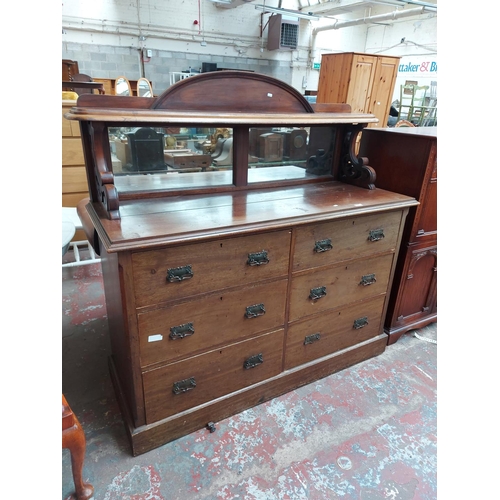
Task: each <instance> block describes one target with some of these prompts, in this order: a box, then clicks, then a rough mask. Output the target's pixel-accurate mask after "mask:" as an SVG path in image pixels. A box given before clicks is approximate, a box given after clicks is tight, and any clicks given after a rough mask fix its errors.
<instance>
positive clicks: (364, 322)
mask: <svg viewBox="0 0 500 500" xmlns="http://www.w3.org/2000/svg"><path fill="white" fill-rule="evenodd" d="M367 324H368V318H367V317H366V316H363V317H362V318H358V319H355V320H354V324H353V325H352V327H353V328H354V329H355V330H359V329H360V328H363V327H364V326H366V325H367Z"/></svg>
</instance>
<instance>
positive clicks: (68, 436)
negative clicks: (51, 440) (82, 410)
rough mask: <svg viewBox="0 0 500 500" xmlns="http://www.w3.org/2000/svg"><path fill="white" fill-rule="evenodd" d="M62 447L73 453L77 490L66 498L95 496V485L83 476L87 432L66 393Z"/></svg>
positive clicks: (76, 499) (73, 468)
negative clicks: (84, 479) (85, 481)
mask: <svg viewBox="0 0 500 500" xmlns="http://www.w3.org/2000/svg"><path fill="white" fill-rule="evenodd" d="M62 447H63V448H65V449H66V448H67V449H69V451H70V453H71V468H72V471H73V481H74V483H75V490H76V491H75V493H73V494H71V495H70V496H69V497H67V499H66V500H89V499H90V498H92V497H93V496H94V487H93V486H92V485H91V484H88V483H84V482H83V477H82V472H83V460H84V458H85V447H86V442H85V434H84V432H83V429H82V426H81V425H80V422H79V421H78V419H77V418H76V415H75V414H74V413H73V410H72V409H71V408H70V406H69V404H68V402H67V401H66V398H65V397H64V394H63V395H62Z"/></svg>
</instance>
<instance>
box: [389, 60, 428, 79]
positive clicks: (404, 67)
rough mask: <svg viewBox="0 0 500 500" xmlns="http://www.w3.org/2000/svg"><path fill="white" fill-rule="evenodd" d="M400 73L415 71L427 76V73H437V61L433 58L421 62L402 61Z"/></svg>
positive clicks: (399, 67)
mask: <svg viewBox="0 0 500 500" xmlns="http://www.w3.org/2000/svg"><path fill="white" fill-rule="evenodd" d="M398 73H413V74H417V75H422V76H425V75H427V74H436V73H437V62H436V61H432V60H427V61H421V62H412V61H411V60H409V61H408V62H401V63H400V64H399V66H398Z"/></svg>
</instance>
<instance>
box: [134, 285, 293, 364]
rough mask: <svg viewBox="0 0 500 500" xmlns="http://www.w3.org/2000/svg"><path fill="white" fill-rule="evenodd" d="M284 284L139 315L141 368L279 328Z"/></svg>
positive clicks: (284, 291)
mask: <svg viewBox="0 0 500 500" xmlns="http://www.w3.org/2000/svg"><path fill="white" fill-rule="evenodd" d="M287 283H288V280H287V279H284V280H279V281H277V282H270V283H265V284H256V285H249V286H247V287H245V288H243V289H239V290H233V291H231V292H220V293H218V294H212V295H210V296H204V297H202V298H200V299H198V300H192V301H189V302H184V303H180V304H174V305H172V306H170V307H166V308H162V309H156V310H153V311H149V312H146V313H140V314H138V316H137V317H138V323H139V338H140V352H141V354H140V356H141V366H142V367H144V366H147V365H150V364H152V363H158V362H167V361H172V360H174V359H179V358H182V357H186V356H191V355H192V354H194V353H196V352H198V351H201V350H208V349H210V348H212V347H213V346H216V345H224V344H229V343H233V342H236V341H238V340H240V339H243V338H245V337H249V336H250V335H255V334H258V333H263V332H265V331H269V330H276V329H277V328H280V327H283V324H284V320H285V302H286V288H287Z"/></svg>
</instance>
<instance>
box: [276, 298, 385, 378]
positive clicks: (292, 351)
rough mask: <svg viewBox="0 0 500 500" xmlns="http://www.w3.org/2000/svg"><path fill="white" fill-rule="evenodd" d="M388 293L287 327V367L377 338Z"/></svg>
mask: <svg viewBox="0 0 500 500" xmlns="http://www.w3.org/2000/svg"><path fill="white" fill-rule="evenodd" d="M384 301H385V296H384V295H382V296H379V297H376V298H375V299H370V300H367V301H364V302H361V303H357V304H355V305H352V306H350V307H346V308H343V309H338V310H333V311H327V312H325V313H323V314H320V315H318V316H314V317H312V318H311V317H309V319H307V320H305V321H299V322H296V323H294V324H293V325H291V326H290V327H289V328H288V333H287V340H286V351H285V369H289V368H293V367H295V366H298V365H301V364H303V363H307V362H308V361H312V360H314V359H317V358H320V357H322V356H326V355H328V354H331V353H334V352H336V351H340V350H341V349H345V348H346V347H350V346H353V345H355V344H358V343H359V342H364V341H365V340H368V339H370V338H372V337H376V336H377V335H379V334H380V333H381V330H382V324H381V320H382V310H383V307H384Z"/></svg>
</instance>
